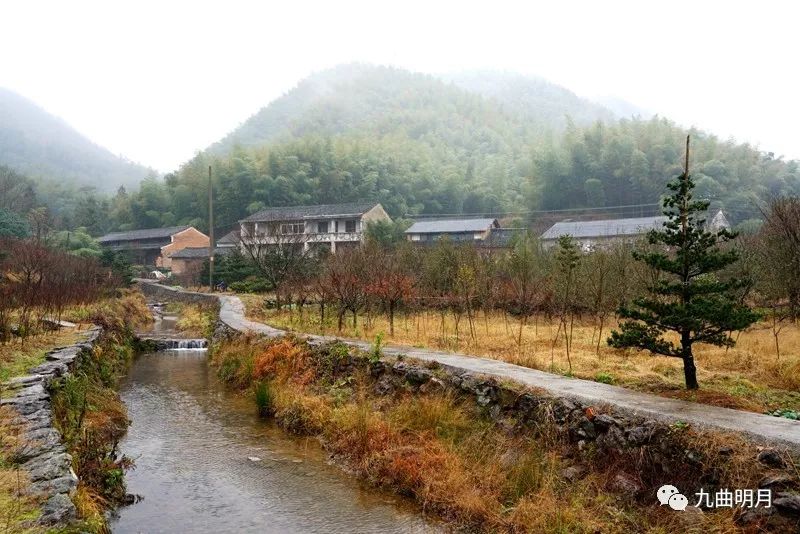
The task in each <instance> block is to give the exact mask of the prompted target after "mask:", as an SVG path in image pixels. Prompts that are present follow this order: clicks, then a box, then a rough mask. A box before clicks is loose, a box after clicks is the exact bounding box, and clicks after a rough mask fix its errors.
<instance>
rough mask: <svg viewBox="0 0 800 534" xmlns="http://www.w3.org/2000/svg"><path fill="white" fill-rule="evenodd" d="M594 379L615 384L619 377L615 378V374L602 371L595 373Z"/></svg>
mask: <svg viewBox="0 0 800 534" xmlns="http://www.w3.org/2000/svg"><path fill="white" fill-rule="evenodd" d="M594 381H595V382H601V383H603V384H613V383H614V382H616V381H617V379H616V378H614V375H612V374H610V373H605V372H600V373H597V374H596V375H594Z"/></svg>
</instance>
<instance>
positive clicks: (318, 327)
mask: <svg viewBox="0 0 800 534" xmlns="http://www.w3.org/2000/svg"><path fill="white" fill-rule="evenodd" d="M244 301H245V304H246V307H247V313H248V315H249V316H250V317H252V318H253V319H256V320H262V321H265V322H268V323H270V324H272V325H275V326H277V327H282V328H287V329H290V330H295V331H300V332H309V333H327V334H330V333H337V332H336V328H335V324H333V322H332V319H331V320H328V321H326V322H325V324H320V322H319V315H318V314H317V313H314V312H313V309H312V310H307V311H305V312H304V313H303V316H302V320H300V315H299V314H298V313H297V312H296V311H292V310H288V309H284V310H281V311H276V310H267V309H264V308H263V307H262V303H263V298H258V297H253V296H245V298H244ZM328 315H329V316H330V317H332V316H333V314H332V313H331V312H330V311H328ZM359 324H360V326H359V327H358V328H357V329H353V328H352V327H351V325H347V327H346V328H345V329H344V330H343V331H342V332H341V333H340V334H341V335H342V336H344V337H352V338H360V339H365V340H372V339H374V338H375V336H377V335H378V334H379V333H380V334H383V335H384V338H383V341H384V342H385V343H392V344H398V345H408V346H416V347H432V348H437V349H442V350H447V351H459V352H465V353H469V354H475V355H479V356H488V357H491V358H496V359H499V360H503V361H507V362H510V363H514V364H517V365H522V366H525V367H532V368H534V369H541V370H544V371H550V372H556V373H561V374H571V375H573V376H577V377H579V378H584V379H588V380H598V381H603V382H608V383H613V384H618V385H622V386H625V387H630V388H632V389H637V390H641V391H648V392H652V393H656V394H659V395H664V396H669V397H678V398H683V399H686V400H692V401H697V402H705V403H708V404H714V405H718V406H725V407H731V408H738V409H745V410H751V411H757V412H763V411H767V410H775V409H791V410H798V411H800V393H798V390H800V325H788V326H786V327H784V329H783V330H782V331H781V333H780V335H779V344H780V353H781V354H780V357H779V356H778V355H777V353H776V348H775V340H774V337H773V334H772V330H771V328H770V327H769V325H766V324H759V325H756V326H754V327H753V328H751V329H749V330H747V331H745V332H743V333H742V334H741V335H740V336H739V337H738V343H737V345H736V347H734V348H731V349H727V350H726V349H725V348H720V347H714V346H710V345H702V344H701V345H697V346H696V347H695V357H696V360H697V367H698V380H699V381H700V387H701V389H700V390H699V391H697V392H687V391H686V390H685V388H684V383H683V367H682V362H681V361H680V360H679V359H677V358H666V357H662V356H653V355H651V354H650V353H647V352H637V351H633V350H629V351H624V350H617V349H612V348H610V347H608V345H607V344H606V342H605V340H606V338H607V337H608V335H609V333H610V331H611V329H612V328H614V327H615V326H616V324H604V325H603V331H602V335H600V331H599V328H598V325H597V324H596V323H595V322H594V321H593V320H592V319H591V318H585V319H584V320H582V321H581V320H576V322H575V324H574V327H573V329H572V346H571V351H570V355H569V358H567V352H566V344H565V342H564V335H563V332H562V333H560V334H559V335H558V337H556V334H557V332H558V321H557V319H552V320H548V319H547V318H545V317H535V318H530V319H529V320H528V321H527V322H526V323H525V324H524V325H521V324H520V322H519V321H518V320H517V319H515V318H513V317H509V316H504V315H503V314H501V313H493V314H488V315H484V314H480V315H479V316H478V317H476V318H475V320H474V321H473V325H472V329H470V325H469V322H468V320H467V317H466V316H462V317H461V318H460V320H459V321H456V319H455V318H454V317H453V315H452V314H447V315H446V316H445V317H444V320H442V316H441V315H440V314H439V313H438V312H419V313H414V314H408V315H398V316H397V317H396V319H395V335H394V336H389V335H388V332H389V325H388V320H387V318H386V317H384V316H383V315H378V314H372V315H371V316H370V317H367V316H364V317H362V319H361V321H360V323H359ZM520 328H521V332H522V334H521V336H520ZM473 334H474V335H473ZM734 337H736V335H734ZM520 340H521V342H520ZM598 341H599V346H598ZM570 368H571V370H570Z"/></svg>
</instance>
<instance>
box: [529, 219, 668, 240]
mask: <svg viewBox="0 0 800 534" xmlns="http://www.w3.org/2000/svg"><path fill="white" fill-rule="evenodd" d="M666 221H667V218H666V217H664V216H658V217H634V218H631V219H606V220H602V221H562V222H557V223H556V224H554V225H553V226H551V227H550V229H548V230H547V231H546V232H545V233H543V234H542V239H558V238H559V237H561V236H563V235H571V236H572V237H575V238H591V237H615V236H632V235H641V234H644V233H647V232H649V231H650V230H654V229H656V230H657V229H660V228H661V227H662V226H663V223H665V222H666Z"/></svg>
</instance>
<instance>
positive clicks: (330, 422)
mask: <svg viewBox="0 0 800 534" xmlns="http://www.w3.org/2000/svg"><path fill="white" fill-rule="evenodd" d="M334 349H336V347H333V348H329V349H328V350H327V352H326V351H325V350H321V349H309V348H308V347H306V346H305V345H299V344H297V343H296V342H293V341H292V340H286V339H284V340H280V341H275V340H272V341H265V340H262V339H258V338H252V337H244V338H240V339H238V340H234V341H232V342H230V343H227V344H224V345H222V346H219V347H217V348H216V349H215V354H214V362H215V364H216V365H219V366H220V367H219V371H220V374H221V375H222V376H223V378H225V376H227V377H228V378H229V380H228V381H229V382H230V383H233V384H237V385H239V387H241V388H242V389H245V390H247V389H248V388H249V387H250V385H251V384H252V383H253V382H255V381H260V380H261V381H268V382H269V387H270V391H271V392H272V399H273V400H272V402H273V408H274V413H275V419H276V421H277V422H278V423H279V424H280V425H281V426H283V427H284V428H287V429H289V430H291V431H293V432H297V433H301V434H306V435H317V436H320V437H321V438H322V441H323V443H324V445H325V447H326V449H327V450H328V451H330V452H331V454H332V456H333V457H334V458H336V460H337V461H338V462H340V463H342V464H344V465H346V466H347V467H348V468H349V469H351V470H353V471H354V472H355V473H357V474H358V475H359V476H361V477H362V478H364V479H366V480H369V481H370V482H372V483H374V484H376V485H379V486H382V487H385V488H388V489H391V490H393V491H396V492H398V493H400V494H403V495H407V496H410V497H412V498H414V499H415V500H416V501H417V502H418V503H419V504H420V506H421V507H422V508H423V509H424V510H425V511H427V512H431V513H435V514H436V515H439V516H442V517H444V518H447V519H448V520H450V521H452V522H454V523H455V524H457V525H459V526H463V527H467V529H472V530H478V531H492V532H537V533H538V532H604V533H605V532H610V533H615V532H620V533H622V532H651V533H664V534H666V533H668V532H740V530H739V529H738V528H737V527H736V526H735V523H734V516H733V514H732V513H727V512H724V511H723V512H722V513H708V514H704V515H703V516H702V517H700V518H695V519H693V520H692V521H693V523H692V524H691V525H689V524H686V523H685V522H682V521H683V519H682V517H681V515H680V514H675V513H665V512H664V510H663V509H659V508H658V507H657V506H655V505H654V504H650V503H644V504H642V503H637V502H635V501H632V500H630V499H625V498H621V497H620V496H619V495H617V494H615V493H614V492H613V491H609V489H608V488H609V487H610V481H611V479H612V478H613V476H614V475H615V474H616V473H618V472H619V470H628V472H629V474H631V475H632V474H633V473H631V472H630V471H629V470H630V469H633V468H634V466H632V465H622V466H614V465H607V463H606V462H603V461H602V459H598V460H599V461H598V462H591V463H590V465H589V467H590V468H591V471H590V472H589V473H588V474H587V475H586V476H585V478H583V479H582V480H579V481H576V482H567V481H566V480H565V479H564V477H563V475H562V470H563V469H564V467H566V466H567V465H569V464H570V463H571V462H572V461H574V460H571V459H570V458H567V457H562V455H561V454H562V448H561V446H562V445H563V443H562V442H561V441H560V440H559V439H557V438H553V437H552V436H550V434H549V433H548V432H547V431H545V430H541V431H540V432H539V433H537V434H536V436H533V435H530V434H510V433H508V432H507V431H504V430H501V429H500V428H499V427H498V426H496V425H495V423H494V422H492V421H491V420H489V419H487V418H486V417H484V416H483V415H482V414H481V413H480V411H479V409H478V408H476V406H475V404H474V403H473V402H472V401H470V400H465V399H462V398H460V397H458V396H456V395H454V394H451V393H430V394H422V393H416V394H414V393H410V392H407V391H404V390H402V389H400V390H398V391H396V392H395V394H393V395H390V396H380V397H378V396H375V395H374V394H373V393H372V391H373V386H374V379H373V378H372V377H371V376H370V375H369V373H367V372H365V371H364V370H363V368H361V367H358V366H356V367H352V366H351V367H346V368H344V369H349V370H346V371H341V369H342V368H340V370H339V371H337V372H336V373H334V374H326V373H329V372H331V371H330V370H329V369H328V368H327V367H326V364H325V360H326V358H332V357H333V358H340V357H341V354H339V352H338V350H334ZM233 361H236V362H238V363H236V364H233V363H232V362H233ZM248 362H249V363H248ZM226 365H227V366H229V367H230V368H235V369H250V370H251V371H252V372H251V374H250V375H249V382H248V381H245V382H244V383H242V382H241V380H242V379H243V376H244V375H236V374H234V373H231V374H227V375H226V374H225V373H223V371H224V369H225V367H224V366H226ZM256 370H257V371H256ZM298 377H301V378H300V379H298ZM309 377H311V378H312V379H309ZM545 426H546V423H545ZM693 439H696V440H697V442H696V443H695V442H687V447H689V448H692V449H694V450H701V451H706V452H708V451H711V452H710V453H709V454H711V455H712V456H708V458H707V460H708V461H709V462H710V463H711V464H712V465H719V466H724V467H722V468H721V473H720V476H721V480H722V482H723V483H724V484H725V485H728V486H729V487H754V484H756V483H757V480H759V479H760V477H761V476H762V474H759V473H758V472H757V469H756V470H754V469H753V464H752V457H753V454H754V453H753V450H752V448H751V447H748V446H746V445H745V444H744V442H743V441H741V440H736V439H734V440H733V441H731V438H730V437H729V436H713V435H711V436H709V435H703V436H699V435H698V436H697V437H696V438H693ZM722 445H733V446H734V449H735V450H736V451H737V452H736V453H735V454H733V455H730V456H726V457H725V459H724V462H723V461H721V460H720V459H719V458H713V454H715V453H719V450H720V448H721V446H722ZM715 451H716V452H715ZM636 474H637V475H641V477H643V479H644V477H645V476H646V475H647V474H646V473H636ZM651 475H652V476H656V474H651ZM657 476H658V477H660V476H663V474H661V473H659V474H658V475H657Z"/></svg>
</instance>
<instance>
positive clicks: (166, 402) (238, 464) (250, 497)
mask: <svg viewBox="0 0 800 534" xmlns="http://www.w3.org/2000/svg"><path fill="white" fill-rule="evenodd" d="M120 392H121V395H122V398H123V400H124V401H125V404H126V405H127V406H128V415H129V417H130V419H131V420H132V425H131V427H130V429H129V431H128V434H127V437H126V438H125V440H124V441H123V442H122V443H121V445H120V448H121V450H122V452H123V453H125V454H126V455H128V456H130V457H132V458H134V460H135V461H136V468H135V469H134V470H132V471H130V472H129V473H128V475H127V482H128V491H129V492H130V493H134V494H137V495H141V496H142V497H143V500H141V501H140V502H138V503H136V504H134V505H131V506H127V507H124V508H122V509H120V511H119V514H118V517H117V518H115V519H114V520H113V521H112V523H111V528H112V531H113V532H115V533H129V532H136V533H138V532H147V533H151V532H152V533H155V532H169V533H176V532H209V533H211V532H214V533H219V532H280V533H291V532H325V533H337V532H342V533H344V532H347V533H351V532H354V533H355V532H359V533H360V532H365V533H366V532H375V533H392V532H433V531H438V530H440V529H439V528H438V527H437V526H435V525H433V524H432V523H429V522H426V521H425V520H424V519H423V518H421V517H420V515H419V514H418V513H417V512H416V510H415V509H414V508H412V507H411V506H410V505H409V504H408V503H407V502H406V501H404V500H402V499H400V498H397V497H394V496H391V495H387V494H383V493H379V492H376V491H375V490H370V489H366V488H363V487H361V486H360V485H359V484H358V482H357V481H355V480H354V479H352V478H350V477H348V476H347V475H346V474H345V473H344V472H342V471H341V470H340V469H338V468H336V467H334V466H331V465H328V464H327V463H326V456H325V453H324V451H323V450H322V449H321V447H320V446H319V444H318V443H317V442H316V441H315V440H313V439H295V438H293V437H291V436H289V435H287V434H286V433H284V432H283V431H282V430H280V429H278V428H276V427H275V426H274V425H272V424H270V423H268V422H265V421H263V420H261V419H260V418H259V417H257V415H256V413H255V408H254V405H253V403H252V400H250V399H245V398H242V397H241V396H238V395H235V394H233V393H231V392H229V391H226V390H225V389H224V387H223V385H222V384H220V383H219V382H218V381H217V379H216V377H215V376H214V374H213V371H211V372H209V369H208V367H207V365H206V353H205V352H203V351H165V352H158V353H154V354H144V355H141V356H139V357H138V358H137V359H136V361H135V362H134V364H133V366H132V368H131V370H130V372H129V374H128V376H127V377H126V379H125V380H124V382H123V383H122V384H121V391H120ZM250 458H259V459H260V460H257V461H253V460H251V459H250Z"/></svg>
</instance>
